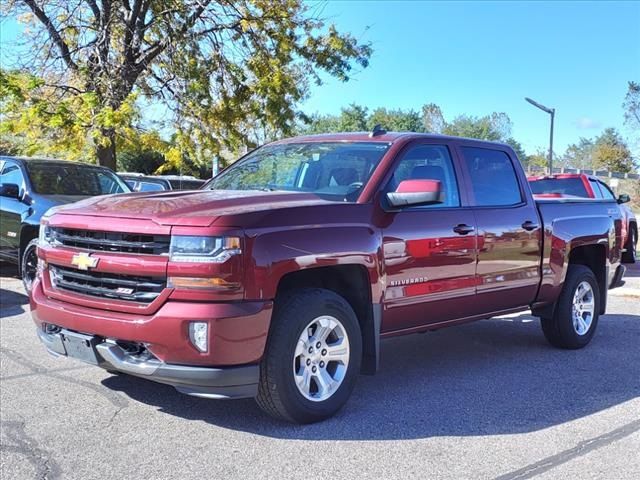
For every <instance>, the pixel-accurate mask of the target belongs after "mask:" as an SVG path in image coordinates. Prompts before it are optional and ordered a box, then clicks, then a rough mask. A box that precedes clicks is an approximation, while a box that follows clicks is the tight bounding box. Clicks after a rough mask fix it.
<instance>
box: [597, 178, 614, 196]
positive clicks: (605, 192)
mask: <svg viewBox="0 0 640 480" xmlns="http://www.w3.org/2000/svg"><path fill="white" fill-rule="evenodd" d="M598 183H599V184H600V190H601V191H602V198H604V199H605V200H615V199H616V196H615V195H614V194H613V192H612V191H611V188H609V185H607V184H606V183H604V182H600V181H598Z"/></svg>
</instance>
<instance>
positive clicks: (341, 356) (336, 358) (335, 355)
mask: <svg viewBox="0 0 640 480" xmlns="http://www.w3.org/2000/svg"><path fill="white" fill-rule="evenodd" d="M327 359H328V361H330V362H340V363H346V362H348V361H349V347H348V345H344V344H343V342H340V343H337V344H333V345H327Z"/></svg>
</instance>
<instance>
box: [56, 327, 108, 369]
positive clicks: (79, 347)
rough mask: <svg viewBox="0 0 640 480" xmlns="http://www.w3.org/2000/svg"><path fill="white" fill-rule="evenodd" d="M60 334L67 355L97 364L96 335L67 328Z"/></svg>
mask: <svg viewBox="0 0 640 480" xmlns="http://www.w3.org/2000/svg"><path fill="white" fill-rule="evenodd" d="M60 336H61V337H62V344H63V345H64V349H65V351H66V352H67V356H69V357H71V358H76V359H78V360H81V361H83V362H85V363H90V364H91V365H98V363H99V362H98V354H97V352H96V348H95V347H96V344H97V343H98V341H97V339H96V337H94V336H92V335H84V334H82V333H76V332H69V331H67V330H64V331H62V332H61V333H60Z"/></svg>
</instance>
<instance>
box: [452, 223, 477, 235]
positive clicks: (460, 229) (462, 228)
mask: <svg viewBox="0 0 640 480" xmlns="http://www.w3.org/2000/svg"><path fill="white" fill-rule="evenodd" d="M474 230H475V228H473V227H472V226H470V225H465V224H464V223H461V224H460V225H456V226H455V227H453V231H454V232H456V233H458V234H460V235H467V234H469V233H471V232H473V231H474Z"/></svg>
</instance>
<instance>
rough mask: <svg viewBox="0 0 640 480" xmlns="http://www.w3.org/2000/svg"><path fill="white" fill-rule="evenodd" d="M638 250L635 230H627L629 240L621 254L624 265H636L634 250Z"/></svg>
mask: <svg viewBox="0 0 640 480" xmlns="http://www.w3.org/2000/svg"><path fill="white" fill-rule="evenodd" d="M637 248H638V234H637V233H636V229H635V228H629V238H628V239H627V244H626V245H625V249H626V251H625V252H624V253H623V254H622V261H623V262H624V263H636V255H637V254H636V249H637Z"/></svg>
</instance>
